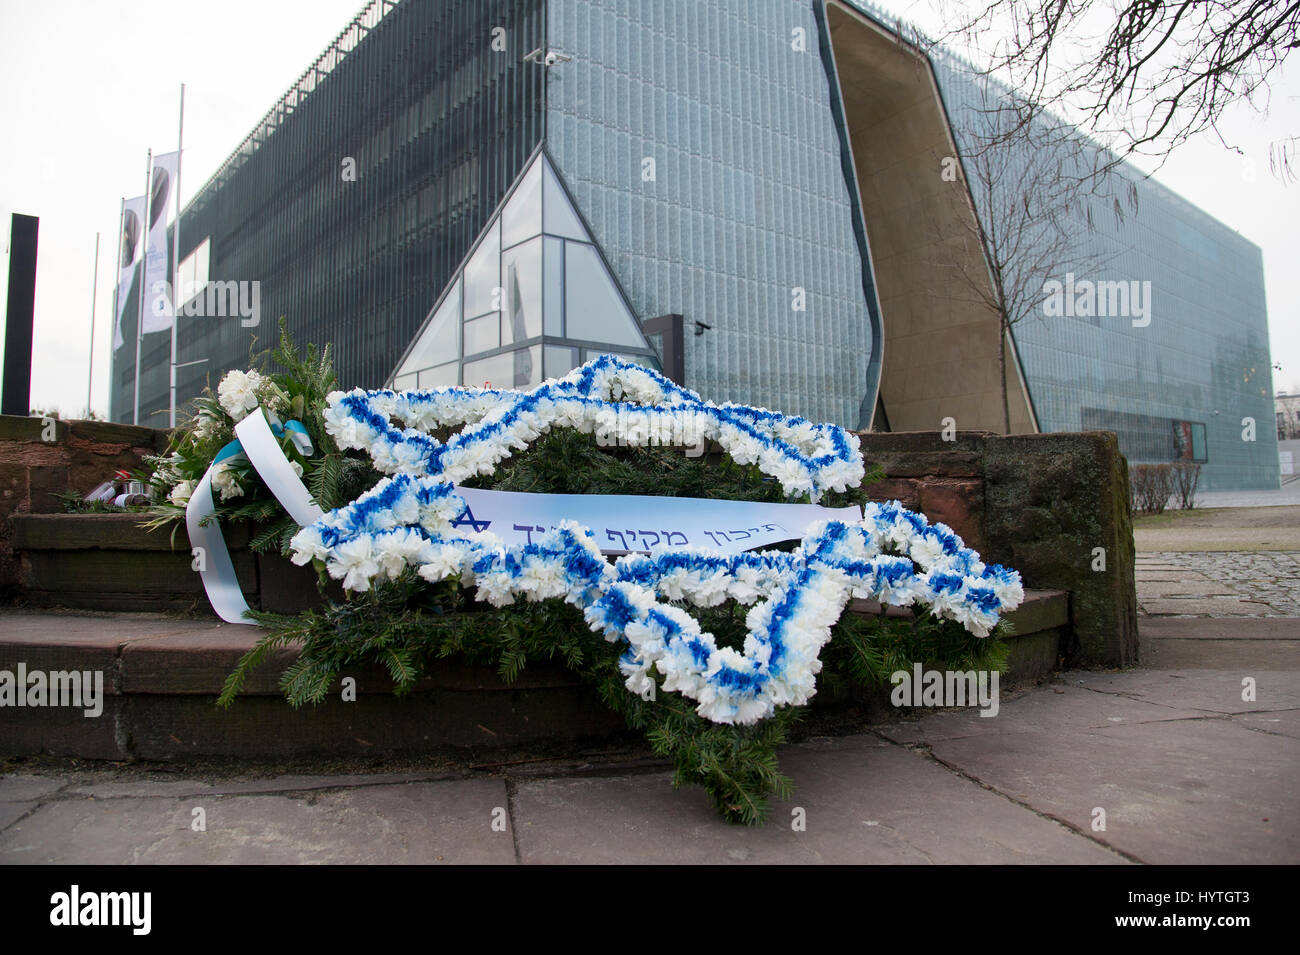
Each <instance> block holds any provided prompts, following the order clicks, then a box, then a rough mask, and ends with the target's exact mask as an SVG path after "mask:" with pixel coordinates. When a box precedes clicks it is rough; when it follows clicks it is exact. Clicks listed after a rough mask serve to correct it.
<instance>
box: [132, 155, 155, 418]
mask: <svg viewBox="0 0 1300 955" xmlns="http://www.w3.org/2000/svg"><path fill="white" fill-rule="evenodd" d="M144 166H145V169H144V220H143V221H142V222H141V223H140V241H141V243H142V245H141V247H140V248H141V255H140V296H139V305H140V308H139V311H138V313H137V314H136V319H135V412H134V414H133V415H132V416H131V423H132V424H139V423H140V343H141V341H142V340H143V339H144V282H145V278H146V277H147V276H146V273H145V265H146V260H147V259H148V258H149V255H148V251H149V247H148V242H149V212H150V209H149V206H150V205H151V204H152V203H151V202H150V200H151V199H152V196H150V195H149V184H150V182H151V181H152V180H153V149H152V148H151V149H150V150H149V158H148V159H146V160H145V162H144Z"/></svg>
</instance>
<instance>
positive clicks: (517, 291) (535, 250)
mask: <svg viewBox="0 0 1300 955" xmlns="http://www.w3.org/2000/svg"><path fill="white" fill-rule="evenodd" d="M501 278H502V279H503V280H504V284H505V291H506V296H505V303H506V313H505V315H504V316H503V321H502V323H501V340H502V342H503V344H509V343H511V342H520V341H523V340H524V339H526V338H537V337H539V336H540V335H541V334H542V240H541V238H540V237H538V238H535V239H533V240H531V241H529V242H525V243H524V244H523V245H518V246H515V247H514V248H513V249H510V250H509V251H507V252H505V253H504V254H503V255H502V256H501Z"/></svg>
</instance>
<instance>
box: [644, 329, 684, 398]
mask: <svg viewBox="0 0 1300 955" xmlns="http://www.w3.org/2000/svg"><path fill="white" fill-rule="evenodd" d="M682 324H683V323H682V317H681V316H680V315H676V314H672V315H660V316H659V317H658V318H650V319H646V320H645V321H644V322H642V323H641V329H642V331H643V332H644V333H645V336H646V338H648V339H650V341H651V343H652V344H654V345H655V346H656V347H657V348H658V349H659V357H660V358H661V359H663V363H664V375H666V376H667V377H668V378H670V379H672V380H673V381H675V382H677V384H679V385H685V384H686V380H685V379H686V343H685V342H683V341H682Z"/></svg>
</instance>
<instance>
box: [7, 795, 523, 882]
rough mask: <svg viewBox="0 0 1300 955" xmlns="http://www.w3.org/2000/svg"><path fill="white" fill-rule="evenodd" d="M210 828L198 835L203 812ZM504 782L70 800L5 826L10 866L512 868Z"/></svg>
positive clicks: (511, 846)
mask: <svg viewBox="0 0 1300 955" xmlns="http://www.w3.org/2000/svg"><path fill="white" fill-rule="evenodd" d="M196 807H199V808H202V809H204V810H205V812H206V815H207V820H206V821H207V831H205V832H194V831H192V830H191V828H190V826H191V822H192V820H193V819H194V816H193V813H192V810H193V809H195V808H196ZM506 807H507V797H506V789H505V783H504V782H503V781H502V780H500V779H471V780H463V781H459V782H452V783H410V784H407V785H384V786H362V787H356V788H349V789H342V790H338V791H330V792H322V793H313V794H310V795H307V796H282V795H272V794H267V795H242V796H220V795H216V794H213V795H211V796H208V797H202V798H200V799H175V798H150V797H142V798H123V799H102V800H96V799H90V798H82V799H60V800H58V801H56V802H51V803H47V804H45V805H43V806H41V807H40V808H39V809H38V810H36V812H34V813H33V814H32V815H31V816H29V817H27V818H26V819H23V820H22V821H20V822H17V823H15V824H13V825H11V826H10V827H9V828H7V829H5V830H4V831H3V832H2V833H0V862H4V863H8V864H13V863H68V864H77V865H91V864H108V865H120V864H124V863H165V864H193V863H235V864H249V863H254V864H259V863H260V864H280V863H304V862H305V863H332V862H350V863H393V862H402V863H417V864H418V863H432V862H458V863H489V862H495V863H506V862H513V861H514V845H513V840H512V837H511V833H510V831H509V826H508V817H507V816H505V815H502V816H501V818H503V819H507V826H506V829H505V831H494V830H493V828H492V822H493V811H494V809H500V810H503V811H504V810H505V808H506Z"/></svg>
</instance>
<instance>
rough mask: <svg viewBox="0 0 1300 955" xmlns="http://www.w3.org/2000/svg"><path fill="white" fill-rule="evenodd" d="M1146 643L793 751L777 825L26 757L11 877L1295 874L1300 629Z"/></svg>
mask: <svg viewBox="0 0 1300 955" xmlns="http://www.w3.org/2000/svg"><path fill="white" fill-rule="evenodd" d="M1142 638H1143V641H1144V643H1143V656H1144V666H1143V667H1141V668H1137V669H1133V670H1128V671H1121V672H1091V671H1089V672H1084V671H1075V672H1066V673H1064V674H1061V675H1060V677H1059V679H1058V680H1056V681H1055V682H1053V683H1051V684H1048V685H1044V686H1039V687H1035V688H1032V689H1028V690H1025V691H1021V692H1018V693H1016V694H1010V693H1008V694H1004V695H1003V697H1002V700H1001V706H1000V710H999V712H998V714H997V716H995V717H993V718H985V717H981V716H979V711H977V710H946V711H937V712H933V713H930V714H928V715H926V716H924V717H923V718H920V719H915V720H910V721H898V722H891V723H887V724H882V725H879V726H874V727H869V728H864V732H862V733H860V734H858V735H854V736H847V737H840V738H835V739H813V740H810V741H808V742H805V743H801V744H798V745H792V746H788V747H786V748H785V749H784V750H783V751H782V754H781V760H782V766H783V768H784V770H785V771H786V772H787V773H788V774H789V775H790V776H791V777H792V778H793V780H794V782H795V785H796V791H795V793H794V796H793V798H792V799H790V800H787V801H783V802H778V803H776V804H775V807H774V809H773V812H772V816H771V820H770V822H769V823H768V825H767V826H766V827H765V828H762V829H743V828H736V827H732V826H728V825H726V824H725V823H723V822H721V821H719V820H718V819H717V817H716V816H715V815H714V813H713V810H712V808H711V807H710V806H709V805H708V803H707V800H706V798H705V797H704V794H703V793H702V792H701V791H700V790H698V789H692V788H687V789H683V790H680V791H676V792H675V791H674V790H673V789H672V787H671V785H670V774H669V773H668V772H667V771H666V770H665V768H664V767H663V765H662V764H658V763H654V762H650V761H640V762H632V763H624V764H610V763H604V764H601V763H597V762H594V761H593V762H589V763H587V764H584V763H583V762H582V761H581V760H577V761H569V762H568V763H565V764H562V765H559V764H548V763H545V762H537V763H531V764H528V763H525V764H521V765H516V766H511V767H504V769H505V770H506V771H502V767H497V768H495V769H493V768H485V769H483V770H479V771H475V770H474V769H473V768H466V767H460V768H447V767H439V766H434V765H430V766H428V767H410V766H407V767H404V768H402V769H401V770H400V771H388V772H384V771H372V772H365V773H352V774H340V773H328V772H323V771H316V772H315V774H313V775H299V774H292V773H290V772H287V771H283V770H281V771H275V770H274V769H272V770H269V771H259V772H253V771H249V770H245V771H242V772H232V771H229V770H226V771H219V770H218V771H214V770H210V769H208V770H204V769H200V768H196V767H190V768H187V767H185V766H183V765H172V766H165V767H159V766H158V765H157V764H154V765H152V766H147V765H146V766H139V765H104V764H89V763H84V762H83V763H67V762H64V763H58V762H49V761H39V760H37V761H32V760H26V761H18V760H15V761H12V762H11V763H10V764H8V765H7V766H6V767H5V768H4V770H3V776H0V862H2V863H43V862H59V863H78V864H85V863H167V862H179V863H187V862H195V863H208V862H249V863H293V862H357V863H366V862H411V863H419V862H491V863H512V862H529V863H536V862H617V863H642V862H672V863H680V862H718V863H730V862H738V863H743V862H782V863H788V862H863V863H922V864H924V863H961V862H977V863H1014V862H1027V863H1037V862H1067V863H1084V864H1126V863H1133V862H1147V863H1242V862H1244V863H1296V862H1300V818H1298V809H1300V806H1298V805H1297V801H1296V798H1295V794H1296V792H1297V791H1300V679H1297V677H1298V675H1300V639H1298V637H1297V621H1295V620H1286V619H1280V618H1269V617H1260V618H1258V619H1250V618H1240V619H1236V620H1221V619H1219V620H1216V619H1197V618H1188V617H1165V618H1156V617H1147V618H1144V619H1143V620H1142ZM1243 681H1244V684H1243ZM1243 685H1244V686H1245V687H1246V689H1243ZM1250 688H1253V694H1252V693H1251V692H1249V690H1250ZM1243 696H1244V697H1247V699H1243ZM557 765H558V768H557ZM200 819H202V821H203V823H204V825H203V826H202V827H199V826H198V825H197V823H198V820H200ZM800 821H802V822H803V823H804V825H803V826H802V827H801V826H800V825H798V823H799V822H800ZM199 828H202V831H196V830H198V829H199Z"/></svg>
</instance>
